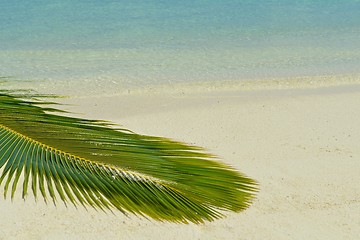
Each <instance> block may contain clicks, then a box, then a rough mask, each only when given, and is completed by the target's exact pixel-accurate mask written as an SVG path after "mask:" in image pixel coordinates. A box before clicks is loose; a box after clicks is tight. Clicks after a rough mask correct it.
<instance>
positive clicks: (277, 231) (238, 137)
mask: <svg viewBox="0 0 360 240" xmlns="http://www.w3.org/2000/svg"><path fill="white" fill-rule="evenodd" d="M66 101H67V102H70V103H74V104H76V105H77V106H73V107H71V106H68V107H66V108H67V109H68V110H70V111H73V112H81V113H83V114H82V115H79V116H81V117H88V118H95V119H106V120H110V121H113V122H116V123H119V124H122V125H123V126H124V127H126V128H128V129H131V130H133V131H135V132H137V133H142V134H150V135H156V136H165V137H169V138H173V139H176V140H181V141H184V142H187V143H191V144H195V145H198V146H202V147H205V148H207V149H208V150H209V151H210V152H212V153H214V154H216V155H218V156H220V157H221V158H222V159H223V161H224V162H226V163H227V164H230V165H232V166H234V167H235V168H237V169H239V170H240V171H241V172H244V173H246V174H247V175H248V176H250V177H252V178H254V179H256V180H257V181H258V182H259V183H260V192H259V194H258V196H257V199H256V201H255V202H254V204H253V205H252V206H251V207H250V208H249V209H247V210H246V211H244V212H241V213H229V214H228V215H227V217H226V218H224V219H221V220H217V221H214V222H211V223H206V224H203V225H193V224H189V225H182V224H172V223H161V222H154V221H152V220H146V219H143V218H137V217H134V216H129V218H127V217H125V216H124V215H122V214H121V213H115V214H110V213H108V214H105V213H102V212H96V211H94V210H92V209H90V210H89V211H86V210H84V209H83V208H81V207H79V208H78V209H77V210H76V209H74V207H72V206H70V207H68V208H65V207H64V206H63V204H62V203H59V204H58V206H57V207H54V206H53V205H51V204H49V205H47V206H46V205H45V204H44V203H43V202H42V201H39V202H38V203H35V202H34V201H33V199H32V198H31V197H30V198H29V199H28V200H27V201H26V202H25V203H24V202H23V201H22V200H21V199H20V198H21V197H20V194H18V195H17V197H16V199H15V200H14V202H13V203H12V202H11V201H10V200H9V199H7V200H0V212H1V217H0V226H1V227H0V239H67V240H69V239H157V240H161V239H261V240H263V239H276V240H280V239H327V240H328V239H336V240H338V239H358V238H359V236H360V227H359V226H360V184H359V183H360V86H359V85H353V86H341V87H332V88H319V89H307V90H301V89H297V90H296V89H292V90H266V91H265V90H264V91H261V90H257V91H245V92H242V91H213V92H203V93H199V92H198V93H186V92H185V93H184V94H168V95H166V94H165V95H162V94H152V95H151V94H147V95H142V96H140V95H136V94H133V95H131V94H130V95H128V96H113V97H101V98H90V97H88V98H77V99H68V100H66ZM19 188H21V185H19ZM1 191H2V190H1ZM0 194H1V192H0Z"/></svg>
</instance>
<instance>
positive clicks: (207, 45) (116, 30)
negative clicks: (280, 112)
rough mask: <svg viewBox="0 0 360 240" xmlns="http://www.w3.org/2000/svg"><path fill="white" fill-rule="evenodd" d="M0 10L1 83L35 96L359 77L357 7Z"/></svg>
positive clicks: (8, 6) (51, 4)
mask: <svg viewBox="0 0 360 240" xmlns="http://www.w3.org/2000/svg"><path fill="white" fill-rule="evenodd" d="M0 9H2V14H1V15H0V32H1V34H0V43H1V44H0V76H2V77H10V78H8V79H9V81H10V83H11V84H12V85H14V86H19V87H28V86H30V87H33V88H35V89H36V90H38V91H43V92H49V91H50V92H60V93H69V94H78V95H79V94H86V93H88V94H116V93H123V92H128V91H132V90H136V89H137V90H138V89H149V88H157V87H158V86H177V85H184V84H185V85H186V84H188V85H192V86H195V85H202V83H206V85H207V86H210V87H211V86H212V85H213V86H221V84H228V83H231V84H230V85H234V84H235V85H236V84H238V85H240V86H241V84H243V83H244V82H249V81H252V80H256V81H254V82H258V81H259V80H261V81H274V79H284V78H285V79H292V78H296V79H299V78H302V77H303V78H306V79H308V78H309V77H310V78H311V77H315V78H314V81H316V79H318V76H327V77H328V76H330V77H331V76H344V75H345V76H348V75H358V74H359V73H360V69H359V67H358V66H360V1H355V0H342V1H340V0H339V1H335V0H334V1H327V0H319V1H304V0H303V1H290V0H278V1H275V0H259V1H250V0H249V1H237V0H224V1H220V0H195V1H190V0H185V1H160V0H157V1H155V0H146V1H145V0H137V1H134V0H132V1H130V0H124V1H111V0H105V1H100V0H78V1H71V0H62V1H60V0H54V1H44V0H14V1H1V2H0ZM316 77H317V78H316ZM323 79H327V78H323ZM340 81H342V80H341V79H340ZM270 85H271V84H270Z"/></svg>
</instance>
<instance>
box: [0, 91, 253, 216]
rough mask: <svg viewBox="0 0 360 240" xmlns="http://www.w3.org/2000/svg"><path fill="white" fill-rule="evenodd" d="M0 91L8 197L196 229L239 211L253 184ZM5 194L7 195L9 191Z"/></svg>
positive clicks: (173, 150) (190, 152)
mask: <svg viewBox="0 0 360 240" xmlns="http://www.w3.org/2000/svg"><path fill="white" fill-rule="evenodd" d="M54 111H57V110H56V109H50V108H43V107H41V105H39V102H37V101H34V100H31V98H30V99H29V98H28V99H27V100H23V99H19V98H18V97H14V96H12V95H9V94H8V93H5V92H3V93H1V92H0V169H2V174H1V176H0V184H3V185H4V194H5V197H6V194H7V192H9V191H10V192H11V197H14V194H15V192H16V187H17V184H18V182H19V179H20V176H21V175H22V174H23V176H24V177H23V178H24V180H23V188H22V197H23V198H25V197H26V195H27V194H28V188H29V187H30V186H31V189H32V193H33V194H34V196H35V197H38V192H40V194H41V196H42V197H43V198H44V199H45V200H47V199H48V198H51V199H52V200H53V201H54V202H55V201H57V199H58V198H60V200H61V201H63V202H65V203H66V202H71V203H72V204H74V205H75V206H77V205H79V204H81V205H83V206H87V205H88V206H92V207H94V208H97V209H103V210H105V209H113V208H115V209H118V210H120V211H121V212H123V213H133V214H137V215H144V216H150V217H152V218H154V219H156V220H166V221H174V222H189V221H190V222H194V223H201V222H204V221H212V220H213V219H217V218H220V217H222V211H223V210H231V211H236V212H238V211H241V210H243V209H245V208H247V207H248V206H249V205H250V204H251V201H252V199H253V197H254V194H255V192H256V191H257V187H256V182H255V181H254V180H252V179H250V178H247V177H245V176H244V175H242V174H241V173H239V172H237V171H235V170H234V169H232V168H230V167H229V166H226V165H225V164H222V163H220V162H218V161H215V160H216V159H215V157H213V156H212V155H209V154H207V153H205V152H203V150H202V149H201V148H198V147H194V146H189V145H186V144H183V143H179V142H175V141H172V140H169V139H164V138H160V137H152V136H143V135H139V134H135V133H132V132H130V131H128V130H126V129H114V128H111V127H110V126H109V125H108V124H107V123H105V122H100V121H92V120H86V119H79V118H71V117H65V116H58V115H55V114H54V113H53V112H54ZM10 188H11V190H10Z"/></svg>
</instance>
